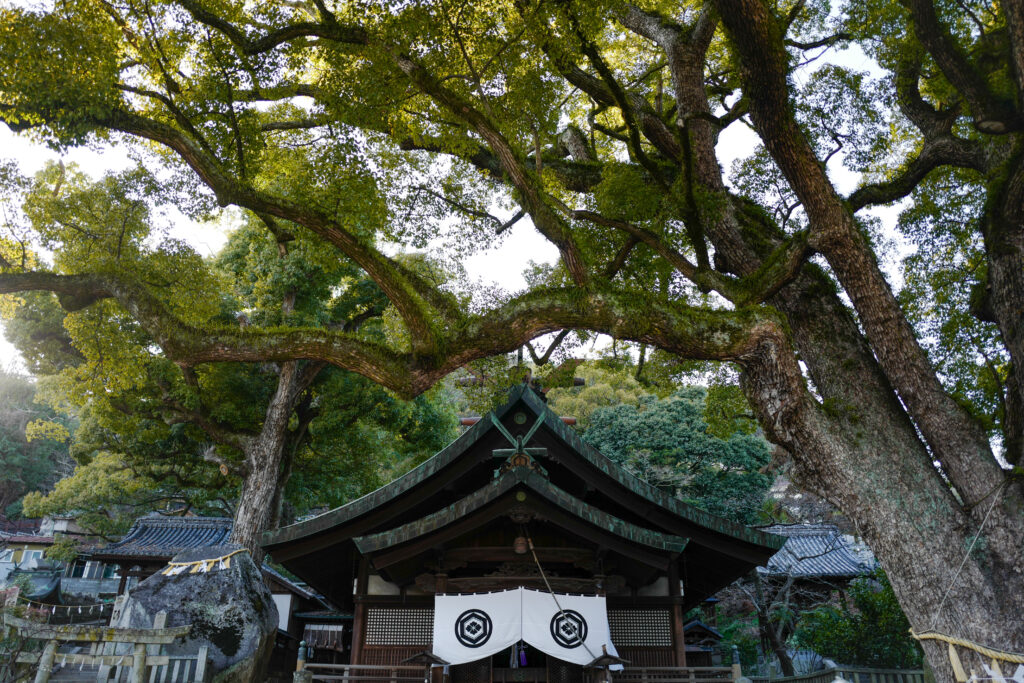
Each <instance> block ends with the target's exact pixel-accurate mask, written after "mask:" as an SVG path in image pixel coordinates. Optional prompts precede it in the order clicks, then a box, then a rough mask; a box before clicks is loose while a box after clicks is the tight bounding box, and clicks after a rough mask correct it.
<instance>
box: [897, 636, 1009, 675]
mask: <svg viewBox="0 0 1024 683" xmlns="http://www.w3.org/2000/svg"><path fill="white" fill-rule="evenodd" d="M910 635H911V637H912V638H914V639H915V640H940V641H942V642H944V643H947V644H948V646H949V663H950V665H951V666H952V667H953V675H954V676H956V680H957V681H959V682H960V683H966V681H968V680H970V679H971V678H977V677H976V676H974V675H973V672H972V675H971V676H970V677H969V676H968V675H967V671H966V670H965V669H964V665H963V663H962V662H961V661H960V655H958V654H957V652H956V647H954V646H959V647H964V648H967V649H968V650H973V651H975V652H977V653H978V654H980V655H983V656H985V657H988V658H990V659H991V660H992V667H991V672H992V673H993V674H994V676H993V678H997V677H998V679H1004V680H1006V679H1005V678H1004V677H1003V674H1002V671H1001V670H1000V668H999V662H1007V663H1009V664H1020V665H1024V654H1019V653H1016V652H1007V651H1006V650H997V649H995V648H991V647H986V646H984V645H979V644H978V643H975V642H972V641H970V640H967V639H965V638H955V637H953V636H947V635H946V634H945V633H939V632H938V631H922V632H921V633H917V632H915V631H914V629H910ZM1014 678H1016V677H1015V676H1014Z"/></svg>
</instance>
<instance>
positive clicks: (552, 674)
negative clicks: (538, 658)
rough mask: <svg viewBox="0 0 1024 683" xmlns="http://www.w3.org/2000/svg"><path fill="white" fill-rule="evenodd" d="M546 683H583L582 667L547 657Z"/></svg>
mask: <svg viewBox="0 0 1024 683" xmlns="http://www.w3.org/2000/svg"><path fill="white" fill-rule="evenodd" d="M548 683H583V667H582V666H580V665H579V664H570V663H569V662H563V661H561V660H559V659H555V658H554V657H548Z"/></svg>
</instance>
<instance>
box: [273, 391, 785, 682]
mask: <svg viewBox="0 0 1024 683" xmlns="http://www.w3.org/2000/svg"><path fill="white" fill-rule="evenodd" d="M785 540H786V539H785V538H782V537H780V536H775V535H771V534H766V533H764V532H761V531H758V530H755V529H751V528H748V527H745V526H742V525H739V524H736V523H733V522H730V521H728V520H725V519H722V518H720V517H717V516H715V515H712V514H709V513H707V512H704V511H702V510H698V509H696V508H694V507H692V506H690V505H687V504H686V503H683V502H682V501H680V500H677V499H675V498H673V497H672V496H670V495H668V494H667V493H665V492H663V491H661V490H658V489H656V488H654V487H652V486H649V485H648V484H646V483H644V482H642V481H640V480H638V479H636V478H635V477H633V476H632V475H630V474H628V473H627V472H626V471H624V470H623V469H622V468H621V467H619V466H618V465H616V464H615V463H613V462H612V461H611V460H609V459H608V458H606V457H605V456H603V455H601V454H600V453H598V452H597V451H596V450H594V449H593V448H592V447H590V446H589V445H587V444H586V443H584V442H583V441H582V439H580V437H579V436H578V435H577V434H576V433H575V432H574V431H573V430H572V429H571V428H569V427H568V426H566V425H565V423H564V422H563V420H562V419H561V418H560V417H559V416H557V415H555V413H553V412H552V411H551V410H550V409H549V408H548V407H547V405H546V403H545V401H544V399H543V397H542V396H541V395H540V394H538V393H536V392H535V391H534V390H533V389H531V388H530V387H529V386H528V385H526V384H523V385H520V386H518V387H516V388H515V389H513V390H512V391H511V393H510V397H509V400H508V401H507V402H506V403H505V404H504V405H503V406H501V407H500V408H498V409H497V410H495V411H494V412H493V413H490V414H488V415H486V416H484V417H483V418H482V419H481V420H480V421H478V422H477V423H476V424H474V425H473V426H472V427H470V428H469V429H467V430H466V431H465V432H464V433H463V434H462V435H461V436H460V437H459V438H457V439H456V440H455V441H453V442H452V443H451V444H450V445H449V446H448V447H447V448H445V449H444V450H442V451H440V452H439V453H437V454H436V455H434V456H433V457H431V458H430V459H429V460H427V461H425V462H424V463H423V464H421V465H420V466H418V467H416V468H415V469H413V470H411V471H410V472H408V473H407V474H405V475H403V476H401V477H399V478H398V479H396V480H395V481H393V482H391V483H390V484H388V485H386V486H383V487H382V488H380V489H378V490H376V491H374V492H373V493H370V494H368V495H366V496H363V497H362V498H360V499H358V500H355V501H353V502H351V503H348V504H346V505H343V506H341V507H339V508H336V509H334V510H331V511H329V512H326V513H324V514H322V515H319V516H317V517H314V518H312V519H308V520H306V521H303V522H299V523H297V524H293V525H291V526H287V527H283V528H280V529H276V530H273V531H270V532H268V533H267V534H266V535H265V536H264V539H263V546H264V548H265V549H266V550H267V552H269V553H270V554H271V556H272V557H273V559H274V560H275V561H277V562H279V563H281V564H283V565H284V566H285V567H286V568H287V569H288V570H289V571H291V572H293V573H294V574H295V575H296V576H298V577H300V578H301V579H302V580H304V581H305V582H307V583H308V584H309V585H310V586H311V587H312V588H314V589H315V590H317V591H319V592H320V593H321V594H322V595H323V596H324V598H326V600H327V601H328V602H329V603H330V604H332V605H333V606H334V607H335V608H336V612H337V614H338V615H340V616H342V617H345V618H348V617H350V618H351V631H350V633H349V634H347V636H348V637H347V638H346V639H345V642H346V645H345V652H344V653H343V661H347V662H348V663H351V664H368V665H396V664H400V663H402V662H405V661H409V660H411V659H414V658H416V657H417V656H419V657H420V658H421V661H422V658H423V657H429V656H431V655H430V654H429V653H432V652H433V651H434V645H435V643H434V642H433V641H434V632H435V631H434V629H435V628H436V624H435V621H434V616H435V615H434V607H435V596H438V595H445V596H450V595H452V594H481V593H492V592H495V591H510V589H511V590H518V589H523V588H525V589H533V590H532V591H529V590H528V591H526V593H522V594H523V595H526V594H527V593H528V594H530V595H534V594H535V592H537V591H540V592H544V593H555V594H561V595H563V596H569V595H575V596H579V595H582V596H603V600H601V601H600V604H601V610H602V612H603V611H604V610H605V605H606V613H607V630H606V632H607V633H609V634H610V638H611V641H612V643H613V644H614V648H615V649H617V652H618V656H619V657H620V658H622V659H624V660H627V661H628V664H626V666H627V668H628V667H630V666H632V667H683V666H686V664H687V659H686V645H685V639H684V623H683V618H684V615H685V614H686V612H687V611H688V610H689V609H690V608H692V607H696V606H698V605H700V603H701V602H702V601H703V600H704V599H705V598H708V597H710V596H711V595H712V594H714V593H715V592H716V591H718V590H719V589H721V588H723V587H724V586H726V585H728V584H729V583H731V582H732V581H734V580H735V579H737V578H739V577H740V576H743V575H744V574H747V573H749V572H750V571H751V570H752V569H753V568H754V567H756V566H759V565H764V564H765V563H766V562H767V560H768V558H769V557H771V556H772V555H773V554H774V553H775V552H776V551H778V549H779V548H780V547H781V546H782V544H783V542H784V541H785ZM508 594H509V595H515V594H514V593H512V592H511V591H510V592H509V593H508ZM446 599H447V597H446ZM517 599H518V598H517ZM567 599H568V597H565V598H563V601H564V600H567ZM482 602H483V599H482V598H481V603H482ZM440 604H441V603H440V598H438V605H439V610H440ZM524 604H525V603H524ZM558 609H559V612H562V611H563V610H562V608H561V607H559V608H558ZM470 611H473V612H476V611H478V610H470ZM564 611H565V612H571V610H564ZM573 614H575V612H573ZM603 616H604V615H603V614H602V618H603ZM471 627H473V628H477V625H475V624H471ZM487 628H488V629H489V628H490V624H488V625H487ZM494 628H495V629H498V625H495V627H494ZM483 635H487V636H489V635H490V631H486V633H483V634H481V636H480V637H482V636H483ZM529 635H534V634H529ZM551 635H552V636H555V637H556V639H557V637H558V634H556V633H555V632H554V621H552V632H551ZM474 637H476V636H475V632H474ZM460 640H462V638H461V636H460ZM526 640H527V642H530V640H529V637H527V638H526ZM470 646H471V647H475V645H472V644H471V645H470ZM569 646H570V647H571V646H572V645H571V644H570V645H569ZM520 666H524V667H527V668H529V669H531V670H534V671H541V672H547V673H546V675H543V676H541V675H538V676H537V677H536V679H537V680H549V681H551V680H559V681H574V680H583V676H582V673H581V672H582V667H581V666H579V665H570V664H567V663H566V662H565V661H561V660H559V659H558V658H556V657H552V656H551V655H548V654H545V653H544V652H542V651H539V650H537V649H536V648H529V647H527V648H526V649H525V652H521V649H520V646H513V648H512V649H511V650H505V651H503V652H500V653H498V654H493V655H492V656H487V657H482V658H481V659H479V660H478V661H474V662H472V663H465V664H461V665H459V666H452V667H451V680H452V681H453V683H463V682H473V683H477V682H483V683H489V682H498V681H511V680H524V678H523V674H524V673H525V671H520V672H518V675H512V673H511V672H510V670H511V669H512V668H513V667H520Z"/></svg>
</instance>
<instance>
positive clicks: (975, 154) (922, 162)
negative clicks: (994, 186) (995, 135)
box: [846, 135, 987, 212]
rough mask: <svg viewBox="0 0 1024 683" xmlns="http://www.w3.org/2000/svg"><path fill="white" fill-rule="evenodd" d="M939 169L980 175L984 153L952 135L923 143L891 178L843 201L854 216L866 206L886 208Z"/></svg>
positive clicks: (971, 143) (977, 146)
mask: <svg viewBox="0 0 1024 683" xmlns="http://www.w3.org/2000/svg"><path fill="white" fill-rule="evenodd" d="M940 166H956V167H959V168H971V169H974V170H976V171H980V172H984V171H985V169H986V166H987V159H986V156H985V151H984V149H982V147H981V146H980V145H978V144H975V143H974V142H972V141H969V140H963V139H961V138H957V137H954V136H952V135H946V136H943V137H941V138H933V139H926V140H925V141H924V146H923V147H922V149H921V152H920V153H919V154H918V155H917V156H916V157H914V158H913V159H912V160H911V161H910V163H909V164H908V165H907V166H906V167H905V168H904V169H902V171H900V172H899V173H898V174H897V175H896V176H895V177H893V178H892V179H890V180H887V181H885V182H881V183H873V184H871V185H865V186H863V187H860V188H858V189H857V190H855V191H854V192H853V193H852V194H851V195H850V196H849V197H848V198H847V199H846V204H847V205H848V206H849V207H850V210H851V211H854V212H857V211H860V210H861V209H863V208H864V207H866V206H872V205H876V204H889V203H891V202H894V201H896V200H897V199H902V198H903V197H906V196H907V195H909V194H910V193H911V192H913V191H914V188H916V187H917V186H918V184H919V183H920V182H921V181H922V180H924V178H925V176H927V175H928V174H929V173H931V172H932V171H933V170H934V169H936V168H939V167H940Z"/></svg>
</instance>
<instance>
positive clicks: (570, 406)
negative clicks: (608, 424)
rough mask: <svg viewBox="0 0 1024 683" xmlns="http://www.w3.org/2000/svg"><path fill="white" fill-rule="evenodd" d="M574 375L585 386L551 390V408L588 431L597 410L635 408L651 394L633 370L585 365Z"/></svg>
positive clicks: (581, 365)
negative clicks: (615, 407) (634, 374)
mask: <svg viewBox="0 0 1024 683" xmlns="http://www.w3.org/2000/svg"><path fill="white" fill-rule="evenodd" d="M573 374H574V376H575V377H579V378H581V379H583V381H584V385H583V386H582V387H567V388H559V387H556V388H553V389H551V390H550V391H549V392H548V405H550V406H551V409H552V410H554V411H555V412H556V413H558V414H559V415H566V416H569V417H575V418H576V420H577V427H578V428H579V429H581V430H584V431H585V430H587V429H588V428H589V426H590V424H591V422H590V420H591V416H592V415H593V414H594V412H595V411H597V410H599V409H601V408H607V407H611V406H617V405H631V406H635V405H637V404H638V403H639V402H640V400H641V398H642V397H644V396H646V395H648V393H649V392H648V390H647V389H646V388H645V387H644V386H643V385H642V384H640V382H639V381H637V379H636V378H635V377H634V376H633V374H632V373H630V372H629V370H627V369H625V368H624V367H619V368H616V367H615V366H614V364H612V363H607V362H604V363H600V362H597V363H595V362H589V363H582V364H580V365H578V366H576V367H575V372H574V373H573ZM605 455H608V454H607V453H606V454H605Z"/></svg>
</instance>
